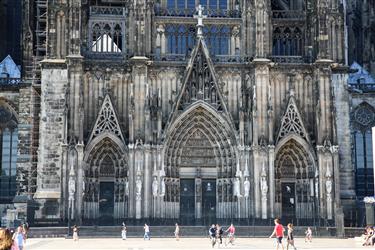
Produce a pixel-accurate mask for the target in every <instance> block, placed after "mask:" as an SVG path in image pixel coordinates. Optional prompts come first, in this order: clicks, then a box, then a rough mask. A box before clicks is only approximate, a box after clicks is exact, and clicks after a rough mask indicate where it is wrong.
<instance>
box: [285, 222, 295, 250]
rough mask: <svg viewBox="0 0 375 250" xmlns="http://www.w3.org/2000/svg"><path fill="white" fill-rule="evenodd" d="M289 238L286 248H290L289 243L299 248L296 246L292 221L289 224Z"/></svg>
mask: <svg viewBox="0 0 375 250" xmlns="http://www.w3.org/2000/svg"><path fill="white" fill-rule="evenodd" d="M287 240H288V244H287V245H286V250H288V249H289V245H291V246H292V247H294V250H297V248H296V247H295V246H294V236H293V224H292V223H289V224H288V237H287Z"/></svg>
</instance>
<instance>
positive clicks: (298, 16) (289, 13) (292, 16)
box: [272, 10, 306, 20]
mask: <svg viewBox="0 0 375 250" xmlns="http://www.w3.org/2000/svg"><path fill="white" fill-rule="evenodd" d="M272 18H273V19H279V20H280V19H282V20H304V19H305V18H306V14H305V12H304V11H302V10H274V11H272Z"/></svg>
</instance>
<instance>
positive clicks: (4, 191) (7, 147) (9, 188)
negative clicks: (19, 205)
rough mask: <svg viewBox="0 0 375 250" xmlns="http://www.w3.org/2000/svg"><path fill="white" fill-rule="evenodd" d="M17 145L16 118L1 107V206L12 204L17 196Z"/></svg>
mask: <svg viewBox="0 0 375 250" xmlns="http://www.w3.org/2000/svg"><path fill="white" fill-rule="evenodd" d="M17 145H18V129H17V121H16V118H15V117H14V115H13V114H12V112H11V111H10V110H9V109H8V108H7V107H5V106H0V204H1V203H10V202H11V201H12V200H13V198H14V195H15V194H16V186H17V185H16V162H17Z"/></svg>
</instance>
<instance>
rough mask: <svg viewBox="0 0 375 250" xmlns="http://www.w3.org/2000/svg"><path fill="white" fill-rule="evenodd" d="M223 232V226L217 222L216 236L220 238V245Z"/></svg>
mask: <svg viewBox="0 0 375 250" xmlns="http://www.w3.org/2000/svg"><path fill="white" fill-rule="evenodd" d="M223 234H224V230H223V228H222V227H221V226H220V225H219V224H216V238H218V239H219V240H220V245H221V244H223Z"/></svg>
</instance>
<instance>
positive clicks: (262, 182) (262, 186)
mask: <svg viewBox="0 0 375 250" xmlns="http://www.w3.org/2000/svg"><path fill="white" fill-rule="evenodd" d="M260 191H261V197H262V219H267V193H268V184H267V173H266V169H265V167H264V165H263V169H262V174H261V178H260Z"/></svg>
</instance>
